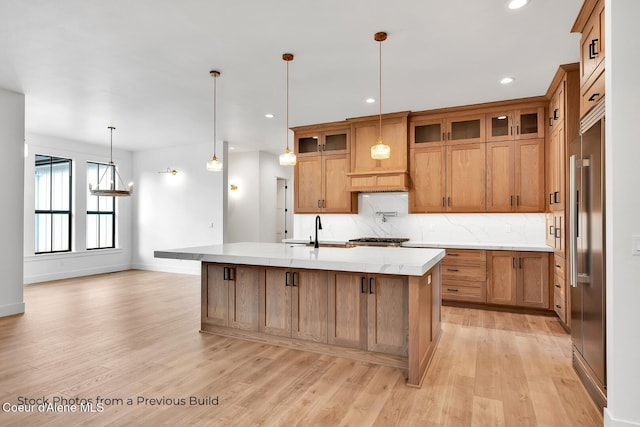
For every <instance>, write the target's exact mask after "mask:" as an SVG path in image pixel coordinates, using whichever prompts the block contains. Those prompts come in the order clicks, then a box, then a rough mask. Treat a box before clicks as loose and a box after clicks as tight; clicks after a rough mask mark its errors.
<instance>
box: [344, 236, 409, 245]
mask: <svg viewBox="0 0 640 427" xmlns="http://www.w3.org/2000/svg"><path fill="white" fill-rule="evenodd" d="M408 241H409V239H408V238H404V237H360V238H358V239H349V244H350V245H354V246H402V243H403V242H408Z"/></svg>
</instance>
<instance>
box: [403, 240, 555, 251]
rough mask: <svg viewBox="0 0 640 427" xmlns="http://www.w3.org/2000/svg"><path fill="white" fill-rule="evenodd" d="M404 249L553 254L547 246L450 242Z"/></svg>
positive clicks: (416, 243)
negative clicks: (480, 250) (479, 250)
mask: <svg viewBox="0 0 640 427" xmlns="http://www.w3.org/2000/svg"><path fill="white" fill-rule="evenodd" d="M402 246H403V247H406V248H447V249H484V250H493V251H527V252H553V248H552V247H551V246H547V245H544V244H542V245H536V244H534V243H480V242H472V243H451V242H420V241H417V240H415V241H414V240H411V241H409V242H404V243H403V244H402Z"/></svg>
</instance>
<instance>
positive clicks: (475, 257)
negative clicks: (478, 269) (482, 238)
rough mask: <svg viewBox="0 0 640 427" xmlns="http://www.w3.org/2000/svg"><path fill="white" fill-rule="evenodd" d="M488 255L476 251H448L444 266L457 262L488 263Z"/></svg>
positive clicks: (481, 251)
mask: <svg viewBox="0 0 640 427" xmlns="http://www.w3.org/2000/svg"><path fill="white" fill-rule="evenodd" d="M486 259H487V258H486V253H485V251H483V250H476V249H447V250H446V256H445V258H444V260H443V261H442V262H443V264H449V263H454V262H456V261H458V260H459V261H482V262H484V261H486Z"/></svg>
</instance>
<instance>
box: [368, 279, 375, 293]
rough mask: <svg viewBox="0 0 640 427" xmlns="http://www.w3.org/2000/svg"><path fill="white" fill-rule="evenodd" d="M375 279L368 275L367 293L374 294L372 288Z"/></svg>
mask: <svg viewBox="0 0 640 427" xmlns="http://www.w3.org/2000/svg"><path fill="white" fill-rule="evenodd" d="M375 280H376V279H374V278H373V277H369V293H370V294H375V290H374V286H375V283H374V281H375Z"/></svg>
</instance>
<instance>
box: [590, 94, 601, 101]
mask: <svg viewBox="0 0 640 427" xmlns="http://www.w3.org/2000/svg"><path fill="white" fill-rule="evenodd" d="M599 96H600V94H599V93H594V94H593V95H591V96H590V97H589V102H593V101H595V100H596V98H597V97H599Z"/></svg>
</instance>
